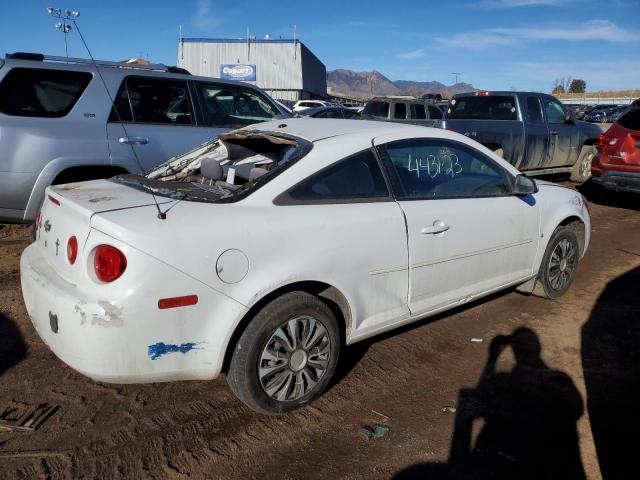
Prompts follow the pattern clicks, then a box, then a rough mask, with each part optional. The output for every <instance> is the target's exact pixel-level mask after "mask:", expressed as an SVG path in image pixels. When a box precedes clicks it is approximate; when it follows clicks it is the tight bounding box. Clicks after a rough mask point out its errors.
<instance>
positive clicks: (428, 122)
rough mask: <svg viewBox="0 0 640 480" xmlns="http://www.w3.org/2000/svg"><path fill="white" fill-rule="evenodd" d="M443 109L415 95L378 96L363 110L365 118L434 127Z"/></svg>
mask: <svg viewBox="0 0 640 480" xmlns="http://www.w3.org/2000/svg"><path fill="white" fill-rule="evenodd" d="M442 115H443V114H442V110H440V109H439V108H438V107H437V106H435V105H434V104H433V101H432V100H416V99H415V98H413V97H377V98H373V99H371V100H370V101H369V102H367V104H366V105H365V107H364V109H363V110H362V118H363V119H364V120H383V121H388V122H398V123H405V124H413V125H423V126H425V127H432V126H434V125H435V123H436V122H437V121H438V120H440V119H441V118H442Z"/></svg>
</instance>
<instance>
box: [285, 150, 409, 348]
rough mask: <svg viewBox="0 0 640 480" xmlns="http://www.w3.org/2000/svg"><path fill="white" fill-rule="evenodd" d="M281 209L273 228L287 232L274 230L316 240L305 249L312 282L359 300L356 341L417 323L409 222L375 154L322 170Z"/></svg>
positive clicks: (297, 187)
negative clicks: (319, 280) (323, 281)
mask: <svg viewBox="0 0 640 480" xmlns="http://www.w3.org/2000/svg"><path fill="white" fill-rule="evenodd" d="M274 204H275V205H277V206H279V207H281V208H279V211H278V214H277V216H276V217H277V218H275V219H274V220H273V222H275V223H274V225H281V226H280V227H274V228H276V229H277V230H278V231H280V232H281V233H282V232H284V234H285V235H287V237H288V238H300V237H299V232H308V237H309V239H308V241H307V242H304V245H300V246H298V247H297V248H298V251H306V250H305V249H308V248H309V247H312V249H313V250H312V253H311V254H310V255H309V258H308V261H307V262H306V264H307V266H308V265H310V264H311V265H313V268H312V272H311V273H310V274H309V275H313V276H315V275H320V276H321V277H323V278H327V277H326V276H325V275H327V276H328V277H329V278H333V277H334V278H335V280H332V281H330V282H329V283H331V284H333V285H336V286H337V288H339V289H340V290H341V291H342V292H343V293H344V294H345V295H346V296H347V297H348V298H350V299H351V300H352V302H351V305H350V308H351V314H352V322H351V327H352V329H353V336H354V337H356V336H363V335H367V332H369V333H371V332H374V331H378V330H380V329H385V328H389V327H390V326H391V325H393V324H394V323H397V322H400V321H402V320H407V319H408V318H409V309H408V306H407V291H408V279H409V277H408V275H407V258H408V255H407V237H406V227H405V221H404V215H403V213H402V210H401V209H400V207H399V206H398V204H397V203H396V202H395V201H394V200H393V198H392V196H391V194H390V191H389V188H388V186H387V183H386V181H385V178H384V175H383V173H382V169H381V167H380V165H379V163H378V160H377V158H376V157H375V155H374V152H373V150H372V148H368V149H366V150H363V151H361V152H358V153H355V154H353V155H350V156H348V157H346V158H343V159H342V160H339V161H338V162H335V163H332V164H330V165H329V166H327V167H325V168H323V169H321V170H319V171H318V172H317V173H315V174H313V175H311V176H309V177H307V178H306V179H304V180H302V181H301V182H300V183H298V184H297V185H295V186H293V187H292V188H290V189H289V190H288V191H286V192H284V193H283V194H281V195H279V196H278V197H276V199H275V200H274ZM289 230H291V231H292V233H291V234H287V233H286V232H288V231H289ZM294 232H295V233H294ZM294 258H295V256H294ZM296 268H297V269H300V268H305V267H304V266H299V267H296ZM325 270H328V272H326V273H325Z"/></svg>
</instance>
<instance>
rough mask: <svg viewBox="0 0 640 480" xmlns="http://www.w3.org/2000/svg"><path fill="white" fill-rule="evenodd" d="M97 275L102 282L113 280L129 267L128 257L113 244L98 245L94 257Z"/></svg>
mask: <svg viewBox="0 0 640 480" xmlns="http://www.w3.org/2000/svg"><path fill="white" fill-rule="evenodd" d="M93 266H94V268H95V272H96V277H98V280H100V281H101V282H113V281H114V280H116V279H117V278H119V277H120V275H122V274H123V273H124V271H125V269H126V268H127V258H126V257H125V256H124V253H122V252H121V251H120V250H118V249H117V248H116V247H112V246H111V245H98V247H96V253H95V256H94V259H93Z"/></svg>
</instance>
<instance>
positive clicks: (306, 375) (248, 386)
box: [227, 292, 341, 413]
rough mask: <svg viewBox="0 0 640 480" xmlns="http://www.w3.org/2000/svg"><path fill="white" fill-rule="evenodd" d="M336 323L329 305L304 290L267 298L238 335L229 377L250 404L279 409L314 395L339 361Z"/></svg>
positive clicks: (267, 409) (261, 409) (296, 405)
mask: <svg viewBox="0 0 640 480" xmlns="http://www.w3.org/2000/svg"><path fill="white" fill-rule="evenodd" d="M340 344H341V342H340V329H339V326H338V321H337V320H336V317H335V315H334V314H333V312H332V311H331V309H330V308H329V307H328V306H327V305H326V304H325V303H324V302H322V301H321V300H320V299H318V298H317V297H314V296H313V295H310V294H308V293H305V292H291V293H287V294H285V295H282V296H281V297H278V298H276V299H274V300H272V301H271V302H270V303H268V304H267V305H266V306H265V307H264V308H263V309H262V310H260V311H259V312H258V313H257V314H256V316H255V317H254V318H253V319H252V320H251V322H250V323H249V325H247V327H246V329H245V330H244V332H243V333H242V335H241V336H240V338H239V340H238V342H237V344H236V346H235V349H234V352H233V356H232V357H231V364H230V366H229V372H228V375H227V382H228V383H229V386H230V387H231V390H233V392H234V393H235V394H236V396H237V397H238V398H239V399H240V400H242V401H243V402H244V403H245V404H246V405H248V406H249V407H250V408H252V409H253V410H256V411H258V412H263V413H281V412H286V411H290V410H294V409H296V408H299V407H301V406H302V405H305V404H307V403H309V402H312V401H313V400H315V399H316V398H318V397H319V396H320V395H321V394H322V392H324V390H325V389H326V388H327V386H328V385H329V382H330V381H331V377H332V376H333V374H334V372H335V370H336V366H337V363H338V356H339V353H340Z"/></svg>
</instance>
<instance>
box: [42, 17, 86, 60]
mask: <svg viewBox="0 0 640 480" xmlns="http://www.w3.org/2000/svg"><path fill="white" fill-rule="evenodd" d="M47 13H48V14H49V15H51V16H52V17H53V18H57V19H58V22H57V23H56V28H57V29H58V30H60V31H61V32H62V33H64V53H65V55H66V56H67V58H68V57H69V46H68V44H67V33H69V32H70V31H71V24H70V23H69V20H73V19H75V18H78V17H79V16H80V12H78V11H77V10H65V11H64V12H63V11H62V9H61V8H53V7H47Z"/></svg>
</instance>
